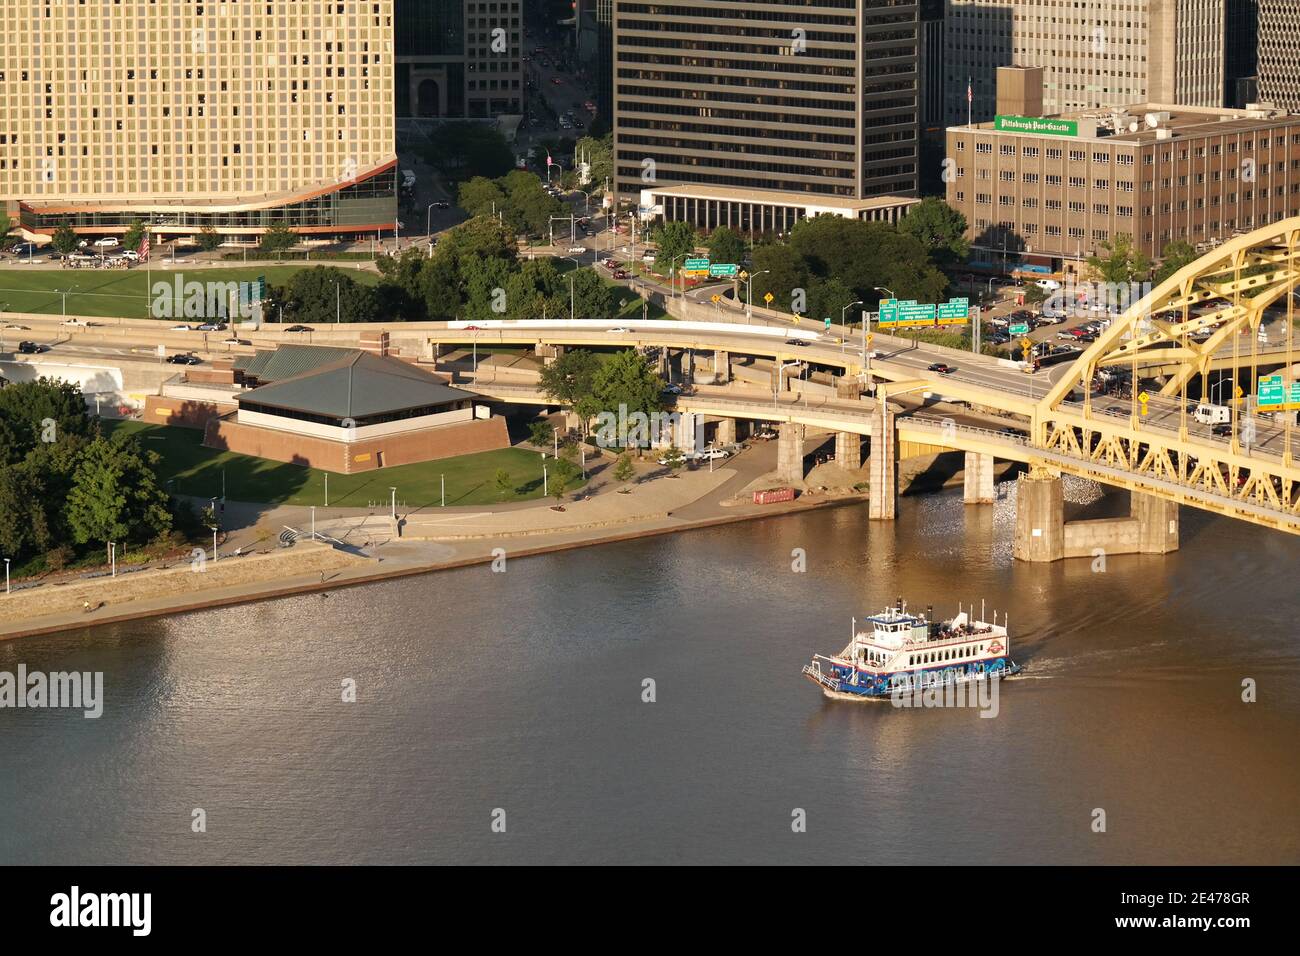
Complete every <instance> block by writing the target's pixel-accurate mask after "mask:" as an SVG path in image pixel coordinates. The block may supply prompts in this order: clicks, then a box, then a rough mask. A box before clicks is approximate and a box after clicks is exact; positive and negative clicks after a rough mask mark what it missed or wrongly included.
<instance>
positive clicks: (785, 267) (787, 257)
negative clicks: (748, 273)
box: [751, 242, 809, 312]
mask: <svg viewBox="0 0 1300 956" xmlns="http://www.w3.org/2000/svg"><path fill="white" fill-rule="evenodd" d="M760 272H764V273H766V274H765V275H759V273H760ZM752 274H753V275H754V279H753V280H752V285H753V289H752V291H751V294H752V296H753V302H754V305H756V306H766V305H767V302H766V301H764V298H763V296H764V295H765V294H766V293H768V292H771V293H772V295H773V297H774V298H773V300H772V304H771V307H772V308H774V309H782V310H784V311H787V312H788V311H790V304H791V303H790V299H791V295H792V293H793V291H794V290H795V289H805V290H806V289H807V288H808V284H809V282H808V266H807V264H806V263H805V262H804V261H803V258H802V257H801V256H800V255H799V253H798V252H796V251H795V250H794V249H793V248H791V247H790V246H788V245H785V244H783V243H774V242H773V243H765V244H763V245H759V246H755V247H754V268H753V270H752Z"/></svg>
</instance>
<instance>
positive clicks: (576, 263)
mask: <svg viewBox="0 0 1300 956" xmlns="http://www.w3.org/2000/svg"><path fill="white" fill-rule="evenodd" d="M560 258H561V259H568V260H569V261H570V262H572V263H573V269H574V271H573V272H570V273H569V321H570V322H572V321H573V319H574V305H573V277H574V274H575V273H576V272H577V270H579V269H581V268H582V263H581V262H579V261H578V260H577V259H575V258H573V256H560Z"/></svg>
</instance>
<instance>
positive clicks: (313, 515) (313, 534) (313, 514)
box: [311, 505, 316, 541]
mask: <svg viewBox="0 0 1300 956" xmlns="http://www.w3.org/2000/svg"><path fill="white" fill-rule="evenodd" d="M311 539H312V540H313V541H315V540H316V506H315V505H312V506H311Z"/></svg>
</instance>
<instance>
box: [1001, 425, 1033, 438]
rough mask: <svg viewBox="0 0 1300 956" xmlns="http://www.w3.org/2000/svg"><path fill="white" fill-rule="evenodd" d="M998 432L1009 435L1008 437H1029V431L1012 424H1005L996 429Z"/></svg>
mask: <svg viewBox="0 0 1300 956" xmlns="http://www.w3.org/2000/svg"><path fill="white" fill-rule="evenodd" d="M998 433H999V434H1002V435H1007V436H1009V437H1011V438H1028V437H1029V432H1027V431H1025V430H1024V429H1023V428H1016V427H1014V426H1012V425H1008V426H1006V427H1005V428H1001V429H999V430H998Z"/></svg>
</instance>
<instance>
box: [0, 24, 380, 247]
mask: <svg viewBox="0 0 1300 956" xmlns="http://www.w3.org/2000/svg"><path fill="white" fill-rule="evenodd" d="M392 8H393V3H392V0H364V2H360V0H329V2H326V0H257V2H256V3H253V2H233V0H209V2H201V0H78V2H75V3H74V2H70V0H66V2H65V0H53V2H52V0H3V2H0V202H3V203H4V205H5V207H6V208H7V209H8V211H9V214H10V215H11V216H13V217H14V218H18V219H20V220H21V224H22V227H23V229H24V231H25V232H27V233H29V234H41V233H44V234H47V235H48V234H50V233H52V232H53V231H54V230H55V229H56V228H57V227H58V226H59V225H60V224H62V223H64V222H67V223H70V224H71V225H72V226H73V227H74V228H76V229H77V230H78V231H79V232H86V233H103V234H111V233H114V232H120V231H121V230H122V229H123V228H125V227H126V226H128V225H129V224H130V223H131V222H132V221H133V220H135V219H137V218H138V219H143V220H144V221H146V222H147V223H149V224H150V226H151V227H152V230H153V232H154V233H155V235H158V234H183V233H193V232H197V231H199V230H200V229H201V228H203V227H204V226H213V227H215V228H216V229H218V230H219V231H221V232H223V233H234V234H238V233H245V234H256V233H258V232H262V231H264V230H265V229H266V228H267V227H268V226H269V225H271V224H273V223H281V222H282V223H285V224H287V225H289V226H292V227H293V228H295V229H297V230H299V231H300V232H304V233H329V234H333V233H347V232H374V231H376V230H384V229H389V230H391V229H393V228H394V219H395V217H396V209H397V199H396V169H395V166H396V157H395V154H394V129H393V126H394V119H393V81H394V77H393V23H392Z"/></svg>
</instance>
